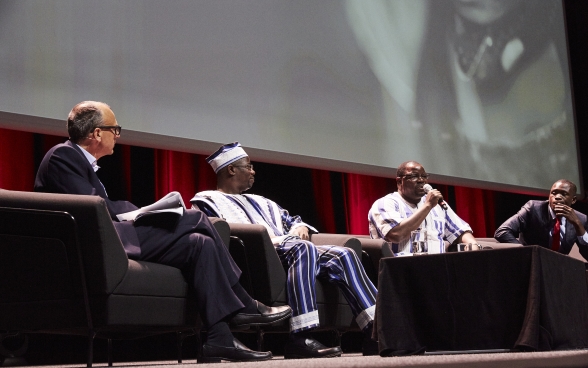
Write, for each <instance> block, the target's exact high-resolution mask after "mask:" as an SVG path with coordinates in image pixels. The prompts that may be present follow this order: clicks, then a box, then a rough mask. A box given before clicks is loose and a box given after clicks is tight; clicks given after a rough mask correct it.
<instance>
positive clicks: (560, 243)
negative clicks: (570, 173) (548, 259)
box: [494, 179, 588, 260]
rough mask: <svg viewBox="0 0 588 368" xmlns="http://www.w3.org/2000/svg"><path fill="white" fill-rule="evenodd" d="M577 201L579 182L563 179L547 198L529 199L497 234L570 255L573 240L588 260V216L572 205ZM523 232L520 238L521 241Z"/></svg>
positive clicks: (499, 237) (501, 238)
mask: <svg viewBox="0 0 588 368" xmlns="http://www.w3.org/2000/svg"><path fill="white" fill-rule="evenodd" d="M574 203H576V185H575V184H574V183H572V182H571V181H569V180H566V179H561V180H558V181H556V182H555V183H554V184H553V185H552V186H551V191H550V192H549V199H548V200H547V201H529V202H527V203H526V204H525V205H524V206H523V207H522V208H521V209H520V210H519V212H518V213H517V214H516V215H514V216H512V217H511V218H509V219H508V220H506V221H505V222H504V223H503V224H502V225H501V226H500V227H499V228H498V229H497V230H496V232H495V233H494V238H496V240H498V241H499V242H501V243H519V244H523V245H540V246H542V247H544V248H549V249H552V250H554V251H556V252H559V253H563V254H569V253H570V251H571V250H572V246H573V245H574V243H576V244H577V246H578V249H579V251H580V254H581V255H582V257H584V258H585V259H587V260H588V234H587V233H586V227H588V219H587V217H586V215H584V214H582V213H580V212H578V211H576V210H574V209H573V208H571V207H570V206H571V205H572V204H574ZM519 235H520V241H519V239H518V238H519Z"/></svg>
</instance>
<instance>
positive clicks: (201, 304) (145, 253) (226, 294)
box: [135, 210, 244, 326]
mask: <svg viewBox="0 0 588 368" xmlns="http://www.w3.org/2000/svg"><path fill="white" fill-rule="evenodd" d="M135 230H136V232H137V237H138V240H139V244H140V248H141V252H140V255H139V256H138V257H137V258H138V260H141V261H148V262H154V263H160V264H164V265H168V266H172V267H176V268H178V269H180V270H181V271H182V273H183V274H184V277H185V278H186V281H187V282H188V284H189V285H190V286H191V287H192V288H193V289H194V291H195V292H196V297H197V300H198V311H199V312H200V314H201V316H202V319H203V320H204V323H205V325H206V326H211V325H213V324H215V323H216V322H218V321H220V320H221V319H223V318H225V317H227V316H228V315H230V314H232V313H234V312H236V311H237V310H239V309H241V308H243V307H244V305H243V303H242V302H241V301H240V300H239V298H238V297H237V296H236V295H235V293H234V292H233V290H232V286H234V285H235V284H237V283H238V282H239V277H240V276H241V270H240V269H239V267H238V266H237V265H236V264H235V262H234V261H233V258H232V257H231V255H230V254H229V251H228V249H227V247H226V246H225V245H224V243H223V241H222V240H221V238H220V236H219V235H218V233H217V232H216V230H215V229H214V227H213V225H212V224H211V223H210V221H209V220H208V217H207V216H206V215H205V214H204V213H202V212H200V211H199V210H187V211H185V212H184V215H183V216H182V217H179V218H178V217H177V215H169V214H158V215H153V216H148V217H146V218H145V219H140V220H139V221H138V222H137V223H136V224H135Z"/></svg>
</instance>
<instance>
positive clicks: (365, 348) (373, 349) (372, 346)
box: [361, 337, 380, 356]
mask: <svg viewBox="0 0 588 368" xmlns="http://www.w3.org/2000/svg"><path fill="white" fill-rule="evenodd" d="M361 352H362V353H363V355H364V356H368V355H380V349H379V348H378V342H377V341H374V340H372V339H370V338H369V337H366V338H364V339H363V342H362V343H361Z"/></svg>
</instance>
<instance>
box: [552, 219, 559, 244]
mask: <svg viewBox="0 0 588 368" xmlns="http://www.w3.org/2000/svg"><path fill="white" fill-rule="evenodd" d="M560 227H561V222H560V221H559V217H556V218H555V225H554V226H553V232H552V233H551V249H552V250H554V251H556V252H557V251H559V229H560Z"/></svg>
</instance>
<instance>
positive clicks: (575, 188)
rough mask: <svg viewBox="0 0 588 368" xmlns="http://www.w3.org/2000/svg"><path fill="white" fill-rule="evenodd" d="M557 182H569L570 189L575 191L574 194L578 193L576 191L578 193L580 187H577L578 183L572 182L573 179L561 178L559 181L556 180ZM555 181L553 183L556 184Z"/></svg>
mask: <svg viewBox="0 0 588 368" xmlns="http://www.w3.org/2000/svg"><path fill="white" fill-rule="evenodd" d="M555 183H563V184H567V185H569V186H570V190H572V191H573V192H574V195H576V193H578V188H577V187H576V184H574V183H572V182H571V181H569V180H568V179H559V180H558V181H556V182H555ZM555 183H553V184H555Z"/></svg>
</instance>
